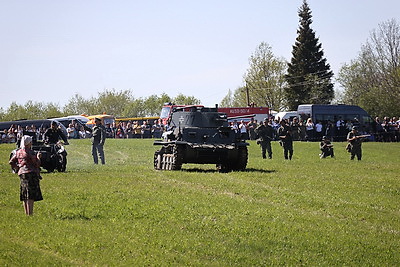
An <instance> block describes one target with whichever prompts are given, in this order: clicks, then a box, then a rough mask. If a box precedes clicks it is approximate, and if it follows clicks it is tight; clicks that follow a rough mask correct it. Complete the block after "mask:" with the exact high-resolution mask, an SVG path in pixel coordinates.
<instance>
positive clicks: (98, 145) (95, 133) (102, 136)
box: [92, 118, 106, 164]
mask: <svg viewBox="0 0 400 267" xmlns="http://www.w3.org/2000/svg"><path fill="white" fill-rule="evenodd" d="M94 122H95V126H93V130H92V155H93V161H94V164H98V163H99V159H98V156H99V157H100V160H101V164H106V160H105V157H104V149H103V146H104V142H105V141H106V129H105V127H104V126H103V124H101V119H99V118H96V119H95V120H94ZM97 155H98V156H97Z"/></svg>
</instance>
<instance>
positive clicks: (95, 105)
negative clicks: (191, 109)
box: [0, 89, 201, 121]
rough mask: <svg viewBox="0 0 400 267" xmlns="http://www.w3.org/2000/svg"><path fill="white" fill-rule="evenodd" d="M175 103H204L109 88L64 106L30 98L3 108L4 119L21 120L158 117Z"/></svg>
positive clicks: (1, 118) (1, 117)
mask: <svg viewBox="0 0 400 267" xmlns="http://www.w3.org/2000/svg"><path fill="white" fill-rule="evenodd" d="M167 102H175V103H181V104H186V105H194V104H200V103H201V102H200V100H198V99H196V98H195V97H193V96H185V95H183V94H178V95H177V96H176V97H175V98H171V97H169V96H168V95H167V94H165V93H163V94H161V95H160V96H158V95H150V96H149V97H146V98H136V99H135V98H134V97H133V96H132V92H131V91H130V90H124V91H118V90H116V89H112V90H108V89H105V90H104V91H103V92H99V94H98V96H97V98H95V97H91V98H89V99H85V98H83V97H82V96H81V95H79V94H75V95H74V96H73V97H71V98H70V100H69V102H68V103H67V104H66V105H65V106H64V107H63V109H61V108H60V107H59V106H58V105H56V104H53V103H48V104H45V103H39V102H32V101H28V102H27V103H25V104H24V105H18V104H17V103H15V102H13V103H11V105H10V107H9V108H8V109H6V110H3V109H2V108H1V109H0V121H10V120H19V119H43V118H55V117H62V116H67V115H80V114H87V115H94V114H102V113H107V114H111V115H114V116H116V117H147V116H158V115H159V114H160V110H161V107H162V106H163V104H164V103H167Z"/></svg>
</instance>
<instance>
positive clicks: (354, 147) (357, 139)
mask: <svg viewBox="0 0 400 267" xmlns="http://www.w3.org/2000/svg"><path fill="white" fill-rule="evenodd" d="M362 137H363V136H360V134H359V133H358V127H357V126H353V128H352V129H351V131H350V132H349V133H348V134H347V142H349V147H350V153H351V156H350V159H351V160H354V157H355V156H357V159H358V160H361V156H362V151H361V144H362Z"/></svg>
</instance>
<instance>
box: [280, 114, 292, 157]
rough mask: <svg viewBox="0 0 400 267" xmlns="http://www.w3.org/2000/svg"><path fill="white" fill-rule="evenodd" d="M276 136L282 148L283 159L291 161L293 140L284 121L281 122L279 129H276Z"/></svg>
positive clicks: (289, 129)
mask: <svg viewBox="0 0 400 267" xmlns="http://www.w3.org/2000/svg"><path fill="white" fill-rule="evenodd" d="M278 136H279V138H280V143H281V145H282V147H283V155H284V157H285V159H289V160H292V156H293V138H292V129H291V127H290V126H289V124H288V123H287V121H286V120H282V121H281V127H280V128H279V129H278Z"/></svg>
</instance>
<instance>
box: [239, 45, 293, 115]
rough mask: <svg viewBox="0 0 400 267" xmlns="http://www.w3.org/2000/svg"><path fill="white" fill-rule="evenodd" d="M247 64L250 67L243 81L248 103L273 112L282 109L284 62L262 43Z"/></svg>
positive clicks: (283, 99)
mask: <svg viewBox="0 0 400 267" xmlns="http://www.w3.org/2000/svg"><path fill="white" fill-rule="evenodd" d="M249 62H250V67H249V68H248V69H247V73H246V75H245V78H244V79H245V81H246V85H247V87H248V89H249V95H250V99H249V100H250V103H256V104H257V105H258V106H268V107H271V108H274V109H275V110H282V109H284V108H285V97H284V75H285V72H286V61H285V60H284V59H282V58H277V57H275V56H274V54H273V52H272V48H271V46H270V45H268V44H267V43H264V42H262V43H261V44H260V45H259V46H258V48H257V49H256V51H255V53H254V54H253V55H251V57H250V59H249Z"/></svg>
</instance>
